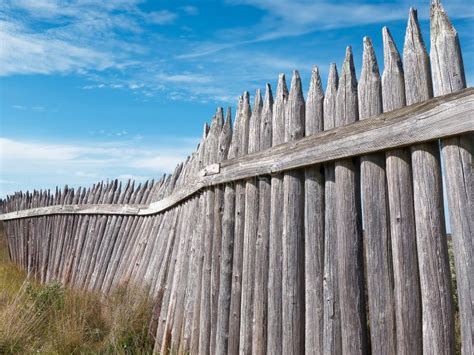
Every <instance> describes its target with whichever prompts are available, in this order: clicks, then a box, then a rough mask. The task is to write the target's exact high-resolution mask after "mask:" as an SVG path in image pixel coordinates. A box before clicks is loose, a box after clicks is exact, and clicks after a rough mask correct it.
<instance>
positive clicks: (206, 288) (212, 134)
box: [199, 116, 222, 354]
mask: <svg viewBox="0 0 474 355" xmlns="http://www.w3.org/2000/svg"><path fill="white" fill-rule="evenodd" d="M221 128H222V127H221V126H220V125H219V123H218V119H217V116H215V117H214V119H213V121H212V124H211V128H210V131H209V135H208V139H207V140H206V154H207V155H208V158H207V160H206V162H205V164H206V165H208V164H213V163H215V162H216V161H217V155H218V144H219V142H218V141H219V134H220V130H221ZM205 198H206V207H205V208H206V221H205V226H206V228H205V229H204V234H203V235H202V238H203V242H204V245H203V246H204V264H203V270H202V281H201V306H200V312H201V314H200V317H199V320H200V325H199V353H200V354H208V353H209V352H210V345H211V312H212V311H211V272H212V269H211V268H212V245H213V242H214V224H215V223H216V221H215V215H214V201H215V191H214V189H213V188H210V189H208V190H207V191H205Z"/></svg>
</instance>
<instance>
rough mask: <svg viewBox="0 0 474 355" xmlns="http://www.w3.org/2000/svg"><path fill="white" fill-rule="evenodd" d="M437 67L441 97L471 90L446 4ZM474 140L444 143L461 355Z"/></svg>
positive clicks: (469, 330) (470, 268)
mask: <svg viewBox="0 0 474 355" xmlns="http://www.w3.org/2000/svg"><path fill="white" fill-rule="evenodd" d="M430 23H431V29H430V35H431V51H430V57H431V65H432V74H433V89H434V90H433V91H434V95H435V96H439V95H445V94H449V93H452V92H456V91H459V90H462V89H464V88H465V87H466V77H465V74H464V64H463V60H462V54H461V46H460V44H459V37H458V34H457V31H456V29H455V28H454V27H453V25H452V24H451V21H450V20H449V18H448V15H447V14H446V11H445V10H444V8H443V6H442V5H441V1H432V3H431V12H430ZM473 154H474V135H473V134H467V135H464V136H461V137H453V138H448V139H442V140H441V156H442V158H443V161H444V167H445V176H446V187H447V196H448V205H449V217H450V222H451V236H452V240H453V247H454V248H453V249H454V262H455V266H456V280H457V290H458V299H459V314H460V317H461V340H462V341H461V352H462V354H472V353H474V262H473V257H474V243H473V238H472V236H473V235H474V177H473V170H474V169H473V165H474V163H473Z"/></svg>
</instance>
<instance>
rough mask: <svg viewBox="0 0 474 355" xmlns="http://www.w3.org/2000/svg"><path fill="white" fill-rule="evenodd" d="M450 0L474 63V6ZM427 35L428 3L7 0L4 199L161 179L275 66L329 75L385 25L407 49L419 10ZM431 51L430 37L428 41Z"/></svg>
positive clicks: (0, 13) (0, 27)
mask: <svg viewBox="0 0 474 355" xmlns="http://www.w3.org/2000/svg"><path fill="white" fill-rule="evenodd" d="M468 3H469V2H465V1H461V0H453V1H444V6H445V8H446V10H447V11H448V14H449V15H450V17H451V19H452V20H453V23H454V25H455V27H456V29H457V30H458V32H459V36H460V39H461V45H462V47H463V54H464V61H465V64H466V74H467V78H468V83H469V84H470V85H472V82H473V80H474V71H473V68H472V65H471V64H470V63H471V62H472V61H473V59H474V35H473V30H474V28H473V25H472V23H473V22H472V20H473V17H474V9H473V5H472V4H471V5H468ZM410 6H414V7H417V8H418V9H419V17H420V19H421V25H422V30H423V32H424V35H425V41H428V42H429V40H428V32H429V23H428V21H427V19H428V15H429V1H416V0H414V1H409V2H407V1H404V0H403V1H384V2H379V1H346V2H329V1H320V0H316V1H306V0H271V1H270V0H228V1H178V0H175V1H140V0H108V1H92V0H14V1H13V0H12V1H10V0H4V1H2V3H1V5H0V149H1V151H0V168H1V176H0V197H4V196H5V195H6V194H9V193H12V192H14V191H17V190H26V189H30V190H31V189H40V188H53V187H54V186H56V185H64V184H65V183H68V184H69V185H72V186H79V185H82V186H84V185H86V186H87V185H90V184H92V183H94V182H96V181H98V180H102V179H107V178H120V179H127V178H129V177H134V178H136V179H137V180H140V181H142V180H144V179H147V178H156V177H159V176H160V175H161V174H162V173H164V172H170V171H172V170H173V168H174V166H175V165H176V164H177V163H178V162H180V161H182V160H183V159H184V158H185V157H186V156H187V155H188V154H189V153H191V152H192V151H193V150H194V149H195V147H196V144H197V143H198V141H199V137H200V136H201V131H202V125H203V123H204V121H206V120H207V121H209V120H210V118H211V117H212V115H213V114H214V112H215V108H216V107H217V106H229V105H231V106H233V107H235V104H236V102H237V97H238V96H239V95H240V94H241V93H242V92H243V91H245V90H248V91H250V93H251V94H253V93H254V92H255V89H257V88H262V89H263V88H264V84H265V83H266V82H269V83H271V84H272V86H273V87H274V88H275V87H276V80H277V77H278V74H279V73H281V72H284V73H286V74H287V76H288V77H289V76H291V72H292V70H293V69H298V70H299V71H300V73H301V75H302V79H303V84H304V86H305V88H307V86H308V84H309V80H308V79H309V74H310V71H311V67H312V66H313V65H315V64H316V65H318V66H319V67H320V70H321V72H322V75H323V81H324V82H325V77H326V75H327V70H328V66H329V63H330V62H336V63H337V64H338V66H340V65H341V63H342V60H343V57H344V52H345V47H346V45H352V46H353V50H354V55H355V61H356V68H359V70H358V74H359V72H360V61H361V57H362V50H361V47H362V38H363V36H364V35H368V36H370V37H372V39H373V42H374V45H375V47H376V50H377V54H378V59H379V64H380V67H381V70H382V68H383V65H382V63H381V62H382V58H383V57H382V52H381V51H382V41H381V28H382V26H383V25H387V26H388V27H389V28H390V30H391V32H392V34H393V35H394V37H395V40H396V42H397V45H398V47H399V49H401V48H402V47H403V37H404V32H405V26H406V20H407V14H408V8H409V7H410ZM427 45H428V46H429V43H427Z"/></svg>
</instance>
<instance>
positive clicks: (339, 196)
mask: <svg viewBox="0 0 474 355" xmlns="http://www.w3.org/2000/svg"><path fill="white" fill-rule="evenodd" d="M357 120H358V103H357V80H356V74H355V68H354V60H353V57H352V50H351V48H350V47H348V48H347V50H346V57H345V60H344V64H343V66H342V74H341V77H340V79H339V87H338V90H337V97H336V122H335V124H336V126H342V125H347V124H349V123H352V122H355V121H357ZM335 176H336V194H335V195H336V231H337V244H338V246H337V258H338V262H339V264H338V287H339V300H340V303H339V305H340V309H341V333H342V352H343V353H344V354H365V353H366V352H367V322H366V313H365V312H366V310H365V296H364V271H363V260H362V252H363V247H362V230H361V229H362V228H361V227H362V226H361V214H360V194H359V169H358V167H357V164H356V163H355V162H354V160H352V159H344V160H338V161H336V162H335Z"/></svg>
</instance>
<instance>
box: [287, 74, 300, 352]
mask: <svg viewBox="0 0 474 355" xmlns="http://www.w3.org/2000/svg"><path fill="white" fill-rule="evenodd" d="M286 107H287V124H286V130H285V141H294V140H297V139H299V138H301V137H303V136H304V123H305V102H304V97H303V89H302V85H301V79H300V76H299V73H298V72H297V71H295V72H294V73H293V78H292V80H291V89H290V95H289V97H288V103H287V106H286ZM303 228H304V175H303V172H302V171H301V170H296V171H289V172H285V173H284V176H283V241H282V246H283V248H282V249H283V266H282V270H283V272H282V322H283V324H284V326H283V338H282V341H283V344H282V351H283V353H284V354H301V353H302V352H304V333H305V332H304V229H303Z"/></svg>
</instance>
